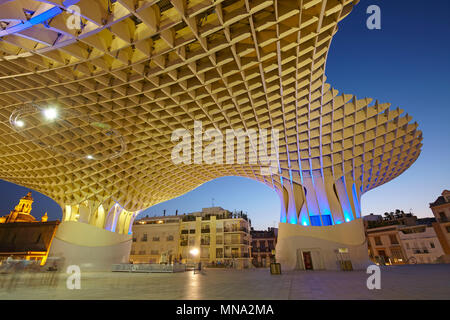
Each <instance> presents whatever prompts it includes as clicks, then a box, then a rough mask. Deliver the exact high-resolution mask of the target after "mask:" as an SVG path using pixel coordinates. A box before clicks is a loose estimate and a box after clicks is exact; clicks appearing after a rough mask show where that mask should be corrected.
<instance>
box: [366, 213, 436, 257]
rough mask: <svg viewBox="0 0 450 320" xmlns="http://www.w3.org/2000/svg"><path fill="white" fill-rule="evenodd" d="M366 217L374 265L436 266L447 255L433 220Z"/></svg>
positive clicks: (401, 215)
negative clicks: (428, 264) (420, 264)
mask: <svg viewBox="0 0 450 320" xmlns="http://www.w3.org/2000/svg"><path fill="white" fill-rule="evenodd" d="M366 217H369V218H368V219H366ZM366 217H364V219H365V220H367V223H366V235H367V242H368V251H369V257H370V258H371V259H372V261H373V262H375V263H378V264H387V265H393V264H415V263H436V262H439V259H440V258H441V257H442V256H443V254H444V251H443V249H442V246H441V243H440V241H439V238H438V236H437V234H436V232H435V230H434V228H433V227H432V224H433V223H434V221H435V219H434V218H423V219H417V217H416V216H414V215H412V214H411V213H403V212H396V213H387V214H385V218H384V219H383V218H382V217H381V216H378V217H379V218H378V219H374V218H373V217H375V216H374V215H372V216H366Z"/></svg>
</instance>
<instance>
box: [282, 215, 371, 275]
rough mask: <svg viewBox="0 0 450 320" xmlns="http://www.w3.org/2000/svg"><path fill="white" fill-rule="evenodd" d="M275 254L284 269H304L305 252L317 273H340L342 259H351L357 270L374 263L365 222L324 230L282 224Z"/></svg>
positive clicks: (334, 226) (327, 227)
mask: <svg viewBox="0 0 450 320" xmlns="http://www.w3.org/2000/svg"><path fill="white" fill-rule="evenodd" d="M275 251H276V260H277V262H279V263H280V264H281V268H282V270H295V269H305V263H304V259H305V258H304V255H303V253H306V254H308V255H310V257H311V260H312V267H313V269H314V270H339V269H340V262H339V260H341V259H342V260H350V261H351V263H352V266H353V269H354V270H360V269H365V268H367V266H368V265H370V264H372V263H371V262H370V260H369V255H368V250H367V242H366V237H365V234H364V227H363V222H362V219H356V220H353V221H351V222H350V223H343V224H339V225H333V226H321V227H304V226H301V225H293V224H289V223H280V224H279V225H278V240H277V246H276V250H275ZM340 251H344V253H341V252H340ZM345 251H347V252H345Z"/></svg>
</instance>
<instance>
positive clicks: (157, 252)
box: [150, 250, 159, 255]
mask: <svg viewBox="0 0 450 320" xmlns="http://www.w3.org/2000/svg"><path fill="white" fill-rule="evenodd" d="M150 254H151V255H157V254H159V251H158V250H152V251H151V252H150Z"/></svg>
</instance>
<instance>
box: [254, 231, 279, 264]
mask: <svg viewBox="0 0 450 320" xmlns="http://www.w3.org/2000/svg"><path fill="white" fill-rule="evenodd" d="M250 234H251V236H252V264H253V266H255V267H262V268H265V267H269V266H270V263H271V262H273V261H274V260H275V246H276V245H277V235H278V229H277V228H273V227H270V228H268V230H252V231H251V232H250Z"/></svg>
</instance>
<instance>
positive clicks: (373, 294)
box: [0, 264, 450, 300]
mask: <svg viewBox="0 0 450 320" xmlns="http://www.w3.org/2000/svg"><path fill="white" fill-rule="evenodd" d="M368 276H369V275H368V274H366V272H365V271H352V272H342V271H341V272H338V271H292V272H284V273H283V274H282V275H270V272H269V270H268V269H251V270H242V271H239V270H217V269H206V270H205V271H204V272H203V273H202V274H193V272H192V271H188V272H184V273H174V274H162V273H119V272H102V273H82V274H81V289H80V290H69V289H67V286H66V281H67V278H68V275H67V274H65V273H59V274H58V273H51V272H47V273H40V274H39V273H35V274H14V275H11V274H0V299H1V300H7V299H164V300H165V299H170V300H173V299H192V300H197V299H212V300H215V299H220V300H227V299H237V300H240V299H251V300H253V299H257V300H259V299H268V300H276V299H294V300H297V299H450V265H449V264H447V265H444V264H440V265H404V266H389V267H382V268H381V289H380V290H369V289H367V286H366V281H367V278H368Z"/></svg>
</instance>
